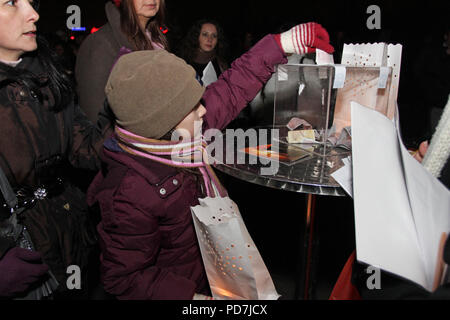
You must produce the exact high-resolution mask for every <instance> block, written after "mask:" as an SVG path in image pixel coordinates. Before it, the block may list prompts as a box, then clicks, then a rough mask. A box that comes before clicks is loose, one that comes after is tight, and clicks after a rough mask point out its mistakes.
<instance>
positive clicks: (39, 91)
mask: <svg viewBox="0 0 450 320" xmlns="http://www.w3.org/2000/svg"><path fill="white" fill-rule="evenodd" d="M36 6H37V1H34V2H29V1H28V0H16V1H9V2H8V3H6V4H5V5H2V6H1V7H0V114H1V115H2V117H1V118H0V168H1V169H2V171H3V172H4V174H5V176H6V178H7V180H8V181H9V183H10V184H11V186H12V188H13V189H14V190H16V191H17V192H18V194H19V195H20V197H19V198H20V199H19V200H24V199H25V200H28V201H31V200H33V202H34V205H32V206H30V208H28V207H27V208H26V209H25V211H23V213H21V214H20V215H18V222H19V224H21V225H23V226H25V228H26V230H27V232H28V234H29V236H30V237H31V240H32V244H33V247H34V249H35V250H36V252H34V253H30V252H29V251H28V250H27V249H22V248H18V247H17V243H16V242H15V241H14V239H12V238H8V237H6V236H5V234H3V236H0V297H16V296H24V295H26V294H27V291H28V290H29V289H30V288H31V287H33V286H36V285H38V284H39V283H40V282H41V281H43V280H45V277H46V275H47V276H48V274H47V273H45V271H46V269H47V267H46V266H48V268H49V270H50V271H51V273H52V275H53V276H54V278H53V280H56V281H57V282H58V283H59V286H58V287H57V289H56V291H55V290H53V292H54V295H53V296H54V297H67V294H69V293H75V292H76V293H78V294H80V293H81V291H80V290H73V291H71V292H69V291H68V289H67V286H66V280H67V278H68V276H69V275H70V274H68V273H67V268H68V267H69V266H71V265H76V266H78V267H80V269H81V276H82V279H81V280H82V282H81V285H82V289H86V282H85V281H84V280H85V276H86V272H85V271H86V270H85V268H86V265H87V262H88V254H89V251H90V250H89V249H90V248H92V246H93V244H94V243H95V233H94V232H93V229H92V228H90V227H89V221H88V218H87V207H86V205H85V197H84V195H83V193H81V192H80V191H79V190H78V189H77V188H75V187H74V186H73V185H72V184H71V183H70V181H69V180H68V178H67V177H66V175H67V172H68V168H70V166H71V165H72V166H75V167H80V168H87V169H93V170H94V169H98V168H99V166H100V162H99V158H98V153H99V151H100V147H101V145H102V142H103V139H104V137H105V136H107V135H109V133H110V132H111V129H110V128H111V123H110V118H109V116H108V114H107V112H106V113H102V114H101V115H100V116H99V122H98V123H97V127H94V126H93V125H92V124H91V122H90V121H89V120H88V119H87V118H86V116H85V115H84V114H83V113H82V112H81V110H80V109H79V107H78V106H77V105H75V104H74V94H73V92H72V89H71V84H70V82H69V80H68V78H67V76H66V75H65V74H64V73H63V72H62V71H60V70H61V69H60V68H59V66H58V65H57V64H56V62H55V59H54V56H52V55H53V53H52V52H50V50H49V49H48V47H47V44H46V42H45V41H44V40H43V39H40V38H39V37H37V36H36V25H35V23H36V21H37V20H38V19H39V15H38V13H37V12H36V10H35V9H36ZM37 38H38V39H37ZM105 110H106V109H105ZM38 190H40V194H37V193H36V192H37V191H38ZM0 202H1V203H0V209H1V212H0V227H1V226H4V225H5V223H7V222H8V219H9V218H10V216H11V211H10V210H9V208H8V207H7V206H6V205H5V201H4V199H3V197H1V196H0ZM22 206H23V201H22V202H20V203H19V208H15V209H20V208H21V207H22ZM0 230H1V228H0ZM0 234H1V233H0ZM40 259H42V261H40ZM43 273H45V274H43ZM83 281H84V282H83Z"/></svg>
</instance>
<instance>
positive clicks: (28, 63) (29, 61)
mask: <svg viewBox="0 0 450 320" xmlns="http://www.w3.org/2000/svg"><path fill="white" fill-rule="evenodd" d="M15 68H18V69H25V70H28V71H31V72H32V73H34V74H35V75H36V76H38V77H43V76H44V74H43V70H42V67H41V65H40V63H39V59H37V58H36V57H35V52H32V53H29V54H25V55H23V56H22V61H20V63H19V64H18V65H17V66H16V67H15ZM7 79H11V75H10V74H8V72H6V71H3V70H1V71H0V82H3V81H5V80H7Z"/></svg>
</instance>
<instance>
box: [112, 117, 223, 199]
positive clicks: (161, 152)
mask: <svg viewBox="0 0 450 320" xmlns="http://www.w3.org/2000/svg"><path fill="white" fill-rule="evenodd" d="M114 133H115V138H116V140H117V144H118V145H119V147H120V148H121V149H122V150H123V151H125V152H126V153H129V154H133V155H136V156H139V157H143V158H147V159H151V160H153V161H156V162H159V163H162V164H165V165H168V166H171V167H178V168H198V169H199V171H200V173H201V174H202V177H203V183H204V186H205V189H206V194H207V196H208V197H214V195H215V191H217V192H218V194H219V196H220V197H225V196H227V192H226V190H225V188H224V187H223V186H222V184H221V183H220V181H219V179H218V178H217V176H216V174H215V173H214V170H213V169H212V168H211V166H210V164H209V161H208V159H209V158H208V154H207V151H206V146H207V144H206V141H205V140H204V139H203V138H202V139H200V140H191V141H165V140H156V139H149V138H145V137H141V136H139V135H136V134H134V133H132V132H129V131H127V130H125V129H123V128H121V127H119V126H117V125H116V126H115V128H114ZM213 185H214V187H215V190H214V189H213Z"/></svg>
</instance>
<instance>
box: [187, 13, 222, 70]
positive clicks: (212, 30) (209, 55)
mask: <svg viewBox="0 0 450 320" xmlns="http://www.w3.org/2000/svg"><path fill="white" fill-rule="evenodd" d="M227 47H228V45H227V43H226V40H225V35H224V32H223V30H222V28H221V27H220V25H219V24H218V23H217V22H216V21H214V20H208V19H203V20H199V21H196V22H195V23H194V25H193V26H192V27H191V28H190V29H189V31H188V33H187V35H186V36H185V38H184V39H183V41H182V45H181V48H180V52H179V54H178V55H179V56H180V57H181V58H183V59H184V60H186V62H187V63H189V64H190V65H191V66H192V67H193V68H194V69H195V71H196V73H197V77H198V78H199V79H201V78H202V76H203V70H204V69H205V68H206V66H207V65H208V63H209V62H211V63H212V65H213V67H214V71H215V72H216V75H217V77H219V76H220V75H221V74H222V72H224V71H225V70H226V69H228V67H229V65H228V62H227V59H226V56H227V50H228V48H227Z"/></svg>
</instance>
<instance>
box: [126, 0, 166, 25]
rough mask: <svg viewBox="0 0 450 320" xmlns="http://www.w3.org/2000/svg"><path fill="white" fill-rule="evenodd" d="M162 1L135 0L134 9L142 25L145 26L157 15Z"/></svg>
mask: <svg viewBox="0 0 450 320" xmlns="http://www.w3.org/2000/svg"><path fill="white" fill-rule="evenodd" d="M160 2H161V0H133V4H134V10H136V14H137V15H138V17H139V21H140V23H141V27H145V26H146V25H147V22H148V21H149V20H150V19H151V18H153V17H154V16H156V14H157V13H158V11H159V5H160Z"/></svg>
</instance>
